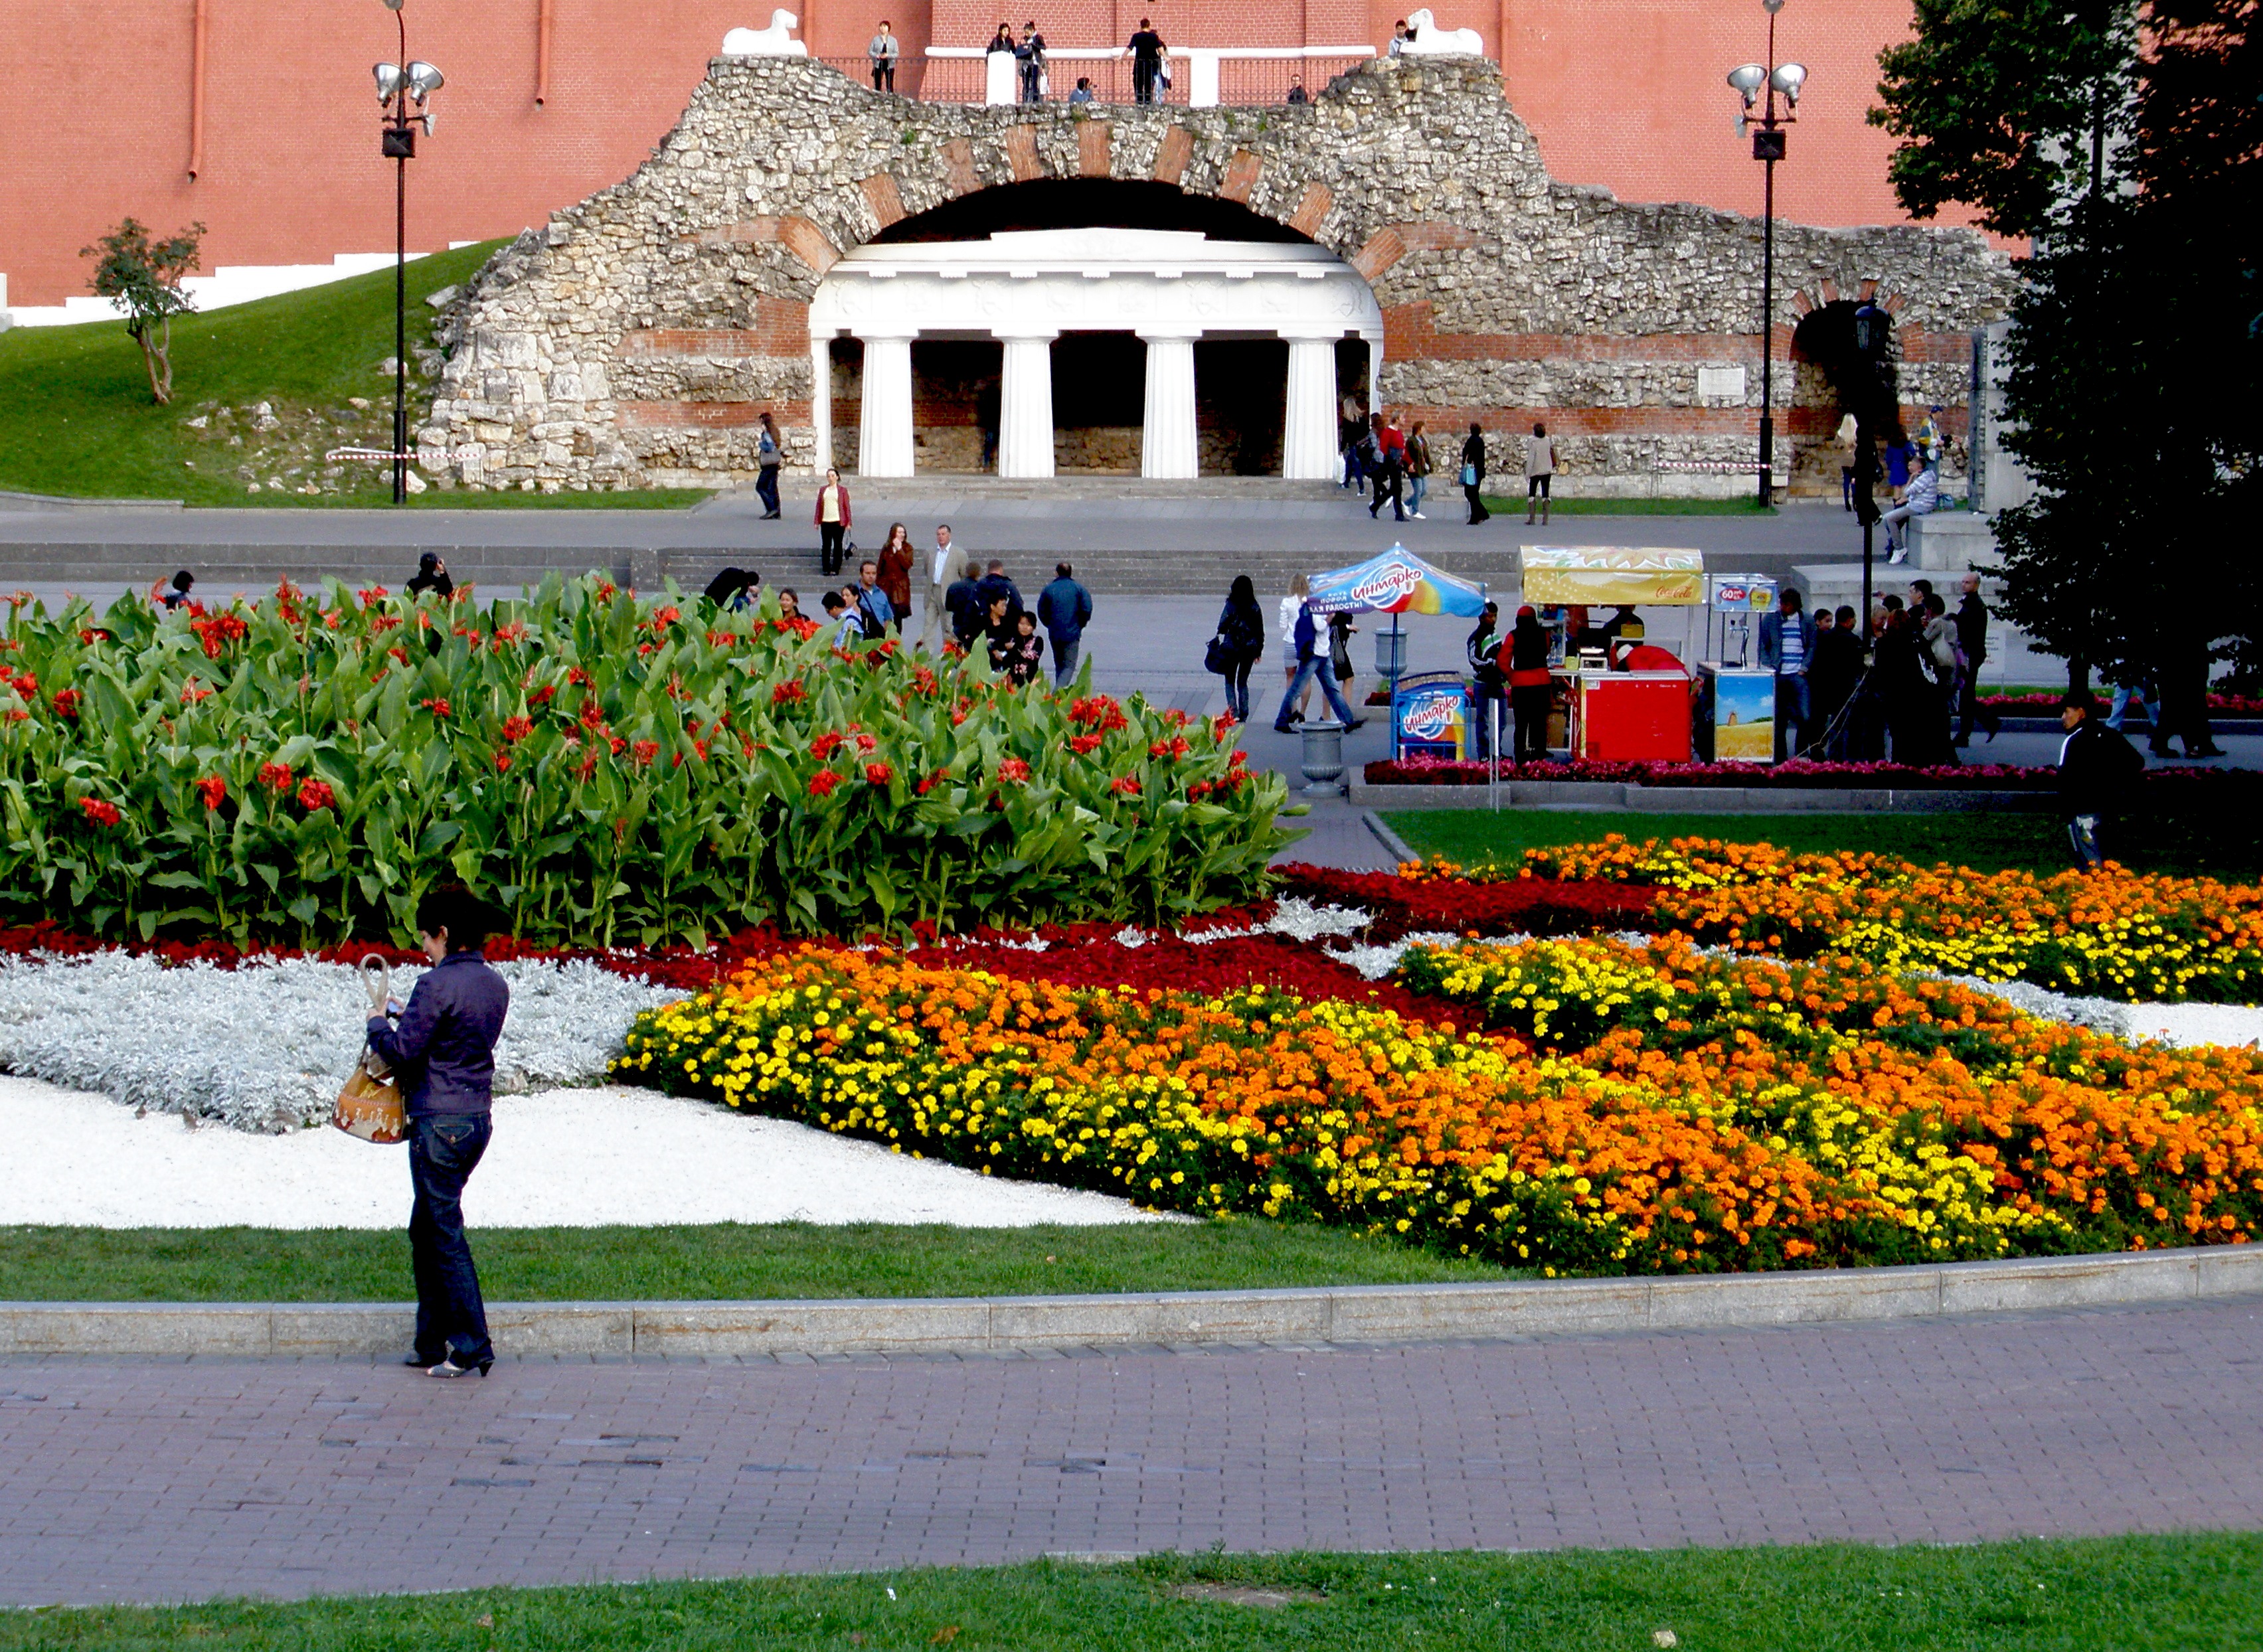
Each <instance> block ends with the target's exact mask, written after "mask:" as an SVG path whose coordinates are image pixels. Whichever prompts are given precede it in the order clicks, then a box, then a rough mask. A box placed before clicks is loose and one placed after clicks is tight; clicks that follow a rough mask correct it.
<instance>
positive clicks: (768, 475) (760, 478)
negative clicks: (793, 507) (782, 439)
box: [755, 465, 778, 516]
mask: <svg viewBox="0 0 2263 1652" xmlns="http://www.w3.org/2000/svg"><path fill="white" fill-rule="evenodd" d="M777 479H778V467H777V465H763V467H762V468H761V469H760V470H757V471H756V473H755V493H756V495H757V496H758V497H759V498H760V499H761V500H762V501H763V510H765V511H766V512H768V513H769V514H770V515H771V516H777V514H778V487H777Z"/></svg>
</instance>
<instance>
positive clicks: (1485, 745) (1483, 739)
mask: <svg viewBox="0 0 2263 1652" xmlns="http://www.w3.org/2000/svg"><path fill="white" fill-rule="evenodd" d="M1496 718H1498V719H1499V721H1500V732H1502V733H1503V734H1504V735H1508V736H1511V737H1512V738H1513V736H1514V734H1515V723H1514V720H1513V719H1512V718H1510V716H1509V714H1508V689H1507V685H1506V684H1504V685H1503V686H1502V687H1500V688H1498V689H1486V688H1480V689H1478V690H1477V693H1476V696H1474V697H1473V698H1472V699H1471V702H1470V723H1471V729H1470V743H1469V752H1470V755H1471V756H1472V757H1491V756H1492V755H1493V723H1494V721H1495V719H1496Z"/></svg>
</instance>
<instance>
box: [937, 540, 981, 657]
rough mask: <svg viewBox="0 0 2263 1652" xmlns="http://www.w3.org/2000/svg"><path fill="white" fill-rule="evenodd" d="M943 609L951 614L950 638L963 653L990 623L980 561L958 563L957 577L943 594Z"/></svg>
mask: <svg viewBox="0 0 2263 1652" xmlns="http://www.w3.org/2000/svg"><path fill="white" fill-rule="evenodd" d="M943 611H944V613H946V614H948V615H949V616H950V617H951V640H952V641H953V642H955V643H957V644H958V651H959V653H966V652H968V651H969V650H970V649H972V647H973V646H974V639H975V638H977V637H980V635H981V634H982V628H983V627H984V626H985V625H987V624H989V623H990V610H988V609H987V608H985V607H984V606H983V605H982V565H981V564H980V563H979V562H975V561H972V560H971V559H970V560H968V561H967V562H965V563H964V564H963V565H961V566H960V568H959V570H958V578H957V579H956V580H954V581H951V589H950V590H949V591H948V592H946V593H945V594H944V599H943Z"/></svg>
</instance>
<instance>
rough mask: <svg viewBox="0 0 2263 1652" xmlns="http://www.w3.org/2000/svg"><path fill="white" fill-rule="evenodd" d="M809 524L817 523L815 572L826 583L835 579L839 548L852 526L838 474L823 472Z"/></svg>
mask: <svg viewBox="0 0 2263 1652" xmlns="http://www.w3.org/2000/svg"><path fill="white" fill-rule="evenodd" d="M812 520H813V521H814V522H815V523H817V565H818V571H819V572H820V573H821V574H824V575H825V577H826V578H827V579H828V580H829V579H835V578H837V577H838V576H839V574H840V573H841V559H842V554H843V552H842V546H843V545H844V543H845V541H846V540H847V537H848V534H849V530H850V528H852V527H854V526H855V525H856V519H855V517H854V516H851V515H850V509H849V490H848V489H847V488H845V487H842V485H841V473H840V472H839V471H838V470H835V469H833V468H831V467H829V466H828V468H827V470H826V473H825V483H824V486H822V487H820V488H819V489H818V490H817V509H816V512H815V514H814V515H813V517H812Z"/></svg>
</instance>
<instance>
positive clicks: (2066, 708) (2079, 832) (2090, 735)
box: [2058, 689, 2145, 872]
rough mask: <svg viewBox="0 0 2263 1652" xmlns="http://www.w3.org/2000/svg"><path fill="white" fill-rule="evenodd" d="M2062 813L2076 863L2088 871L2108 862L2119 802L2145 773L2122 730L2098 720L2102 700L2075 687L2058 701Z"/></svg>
mask: <svg viewBox="0 0 2263 1652" xmlns="http://www.w3.org/2000/svg"><path fill="white" fill-rule="evenodd" d="M2058 725H2059V726H2060V727H2061V728H2063V729H2064V730H2065V731H2066V738H2065V739H2064V740H2062V741H2060V742H2059V748H2058V810H2059V816H2060V818H2061V819H2064V821H2065V822H2066V835H2067V841H2068V843H2069V844H2070V845H2071V847H2072V848H2073V850H2074V863H2075V865H2076V867H2077V868H2079V869H2080V870H2082V871H2086V872H2094V871H2096V870H2098V869H2099V868H2100V867H2101V866H2103V865H2105V864H2106V856H2107V848H2108V822H2109V821H2110V819H2112V816H2113V812H2114V808H2115V804H2116V803H2117V802H2119V801H2120V799H2121V798H2122V797H2124V796H2125V795H2127V793H2128V791H2129V786H2130V783H2132V782H2134V781H2135V780H2136V778H2137V776H2139V775H2141V774H2143V773H2144V768H2145V760H2144V758H2142V757H2140V756H2138V755H2137V748H2136V747H2134V746H2132V745H2131V744H2129V739H2128V737H2127V736H2125V735H2124V734H2123V733H2122V731H2121V730H2119V729H2112V728H2108V727H2106V726H2105V725H2103V724H2101V723H2100V722H2099V720H2098V702H2097V701H2096V700H2094V699H2093V698H2092V697H2091V695H2090V691H2089V690H2088V689H2075V690H2073V691H2071V693H2069V694H2068V695H2067V696H2065V697H2064V699H2062V700H2061V701H2060V702H2059V712H2058Z"/></svg>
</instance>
